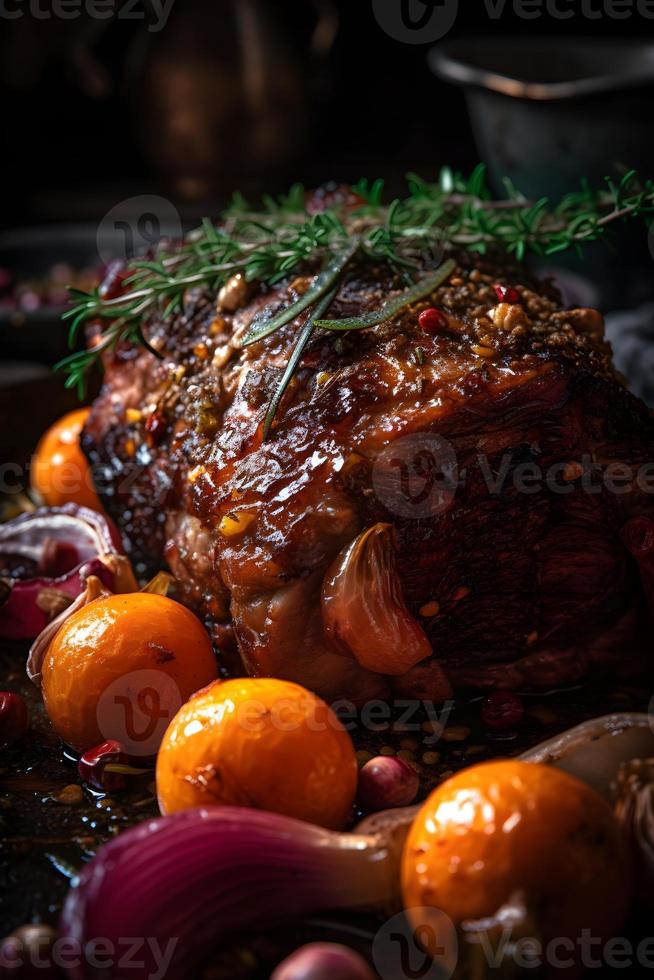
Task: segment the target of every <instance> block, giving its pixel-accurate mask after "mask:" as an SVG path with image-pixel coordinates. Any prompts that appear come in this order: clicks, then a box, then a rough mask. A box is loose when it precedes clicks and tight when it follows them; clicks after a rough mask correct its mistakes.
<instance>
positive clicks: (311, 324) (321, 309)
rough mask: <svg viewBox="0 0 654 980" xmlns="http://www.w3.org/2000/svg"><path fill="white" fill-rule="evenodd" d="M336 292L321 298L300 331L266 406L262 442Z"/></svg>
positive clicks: (330, 292)
mask: <svg viewBox="0 0 654 980" xmlns="http://www.w3.org/2000/svg"><path fill="white" fill-rule="evenodd" d="M337 292H338V286H335V287H334V288H333V289H331V290H330V291H329V292H328V293H327V294H326V295H325V296H323V297H322V298H321V299H320V300H319V301H318V303H317V304H316V308H315V310H314V311H313V313H312V314H311V316H310V317H309V319H308V320H307V322H306V323H305V324H304V326H303V327H302V329H301V330H300V335H299V337H298V339H297V341H296V344H295V347H294V348H293V352H292V354H291V356H290V357H289V359H288V363H287V365H286V368H285V370H284V374H283V375H282V379H281V381H280V382H279V384H278V386H277V390H276V391H275V394H274V395H273V396H272V398H271V399H270V404H269V405H268V411H267V412H266V418H265V420H264V423H263V439H264V442H265V440H266V439H267V438H268V435H269V433H270V429H271V427H272V424H273V422H274V420H275V415H276V414H277V409H278V408H279V406H280V404H281V400H282V398H283V397H284V393H285V391H286V389H287V388H288V385H289V383H290V380H291V378H292V377H293V375H294V373H295V369H296V367H297V366H298V364H299V362H300V358H301V357H302V353H303V351H304V348H305V347H306V346H307V344H308V343H309V341H310V340H311V335H312V334H313V332H314V330H315V328H316V317H319V316H324V315H325V313H326V312H327V310H328V309H329V307H330V306H331V304H332V303H333V302H334V299H335V297H336V293H337Z"/></svg>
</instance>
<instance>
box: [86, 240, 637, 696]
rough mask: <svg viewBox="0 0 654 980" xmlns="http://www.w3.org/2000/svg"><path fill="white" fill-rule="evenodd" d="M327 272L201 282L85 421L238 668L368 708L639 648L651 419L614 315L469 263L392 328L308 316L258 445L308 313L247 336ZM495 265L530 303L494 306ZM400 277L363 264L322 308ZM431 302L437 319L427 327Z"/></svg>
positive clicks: (347, 306) (572, 671) (159, 552)
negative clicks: (260, 336)
mask: <svg viewBox="0 0 654 980" xmlns="http://www.w3.org/2000/svg"><path fill="white" fill-rule="evenodd" d="M314 272H315V270H314V269H311V268H309V269H307V270H306V274H305V275H303V276H294V277H292V278H290V279H289V280H287V281H285V282H282V283H281V284H279V285H278V286H277V287H275V288H274V289H273V290H267V289H264V288H262V287H255V286H247V287H246V286H245V284H244V283H243V282H241V281H240V280H239V279H236V280H233V281H231V282H230V283H229V284H228V285H227V287H226V288H224V289H223V291H222V293H221V295H220V297H216V296H215V295H210V294H208V293H206V292H197V293H196V292H193V293H189V294H188V295H187V296H186V297H185V303H184V309H183V311H182V312H181V313H180V314H179V315H177V316H176V317H175V318H171V319H168V320H165V321H162V322H160V321H155V322H150V323H147V324H145V325H144V329H145V332H146V335H147V337H148V339H149V341H150V343H151V344H152V345H153V346H154V347H155V348H156V349H157V350H158V351H159V353H160V354H161V356H162V359H161V360H157V359H156V358H155V357H154V356H153V355H152V353H150V352H148V351H147V350H145V349H143V348H140V347H122V348H120V349H119V350H118V351H117V352H116V354H115V356H113V357H112V359H111V360H110V361H108V362H107V363H106V375H105V381H104V385H103V388H102V391H101V394H100V396H99V397H98V399H97V400H96V402H95V404H94V406H93V410H92V414H91V417H90V420H89V422H88V424H87V428H86V431H85V434H84V438H83V444H84V448H85V451H86V453H87V455H88V457H89V459H90V461H91V463H92V465H93V468H94V473H95V476H96V480H97V482H98V485H99V488H100V491H101V493H102V494H103V500H104V503H105V506H106V507H107V510H108V511H109V513H110V514H111V516H112V517H114V519H115V520H116V521H117V523H118V525H119V526H120V528H121V529H122V532H123V534H124V536H125V538H126V542H127V544H128V546H129V548H130V549H131V552H132V555H133V556H134V558H135V560H137V561H138V562H139V563H140V564H141V566H144V567H145V566H147V567H149V568H152V567H156V566H160V565H161V564H163V563H167V564H168V565H169V566H170V568H171V570H172V572H173V573H174V574H175V576H176V577H177V578H178V580H179V583H180V589H181V595H182V598H183V600H184V601H185V602H187V603H188V604H189V605H190V606H192V607H193V608H194V609H195V610H196V611H197V612H198V614H199V615H200V616H202V617H203V618H204V620H205V621H206V622H207V624H208V626H209V627H210V629H211V630H212V634H213V636H214V638H215V641H216V644H217V647H218V648H219V650H220V651H221V656H222V659H223V662H224V664H225V665H226V668H227V669H228V670H230V671H232V672H239V671H247V672H250V673H252V674H262V675H272V676H279V677H284V678H288V679H292V680H296V681H298V682H300V683H303V684H305V685H306V686H307V687H309V688H311V689H312V690H315V691H316V692H318V693H319V694H322V695H323V696H325V697H328V698H332V699H333V698H337V697H340V698H347V699H349V700H351V701H353V702H355V703H360V702H362V701H364V700H366V699H369V698H375V697H381V698H389V697H392V696H393V695H394V694H395V695H397V696H402V697H405V696H411V697H413V696H416V697H425V698H433V699H438V698H444V697H446V696H448V695H449V693H450V692H451V690H452V688H460V687H471V688H489V687H511V688H515V687H552V686H554V685H558V684H564V683H568V682H571V681H574V680H576V679H578V678H580V677H581V676H583V675H584V674H585V673H587V671H588V670H589V668H593V669H599V668H600V667H601V668H604V667H607V668H608V667H610V668H615V667H616V666H617V667H619V668H620V669H623V668H625V669H626V668H630V667H631V665H632V664H633V663H637V662H639V661H640V660H642V657H643V649H642V647H643V642H644V640H643V637H644V636H645V634H646V632H647V629H646V617H647V615H648V611H647V608H646V598H645V595H646V589H645V588H644V587H643V582H642V580H641V572H640V569H639V565H638V563H637V562H636V561H635V560H634V558H633V557H632V554H631V553H630V551H629V550H628V549H627V548H626V547H625V545H624V543H623V531H624V527H625V525H626V524H627V522H628V521H633V520H634V519H639V518H645V519H648V518H649V517H651V518H654V513H653V510H654V508H653V505H652V495H651V491H652V490H653V489H654V486H653V485H654V479H653V477H652V473H651V472H649V473H648V469H647V466H648V464H649V463H650V461H651V459H652V448H653V447H654V425H653V422H652V418H651V415H650V412H649V410H648V409H647V408H646V407H645V406H644V404H642V403H641V402H640V401H638V400H637V399H636V398H634V397H633V396H632V395H631V394H630V393H629V392H628V391H627V390H626V388H625V386H624V384H623V382H622V381H621V380H620V379H619V378H618V377H616V375H615V373H614V371H613V369H612V366H611V356H610V349H609V348H608V346H607V345H606V344H605V342H604V340H603V323H602V318H601V316H600V315H599V314H598V313H597V312H595V311H593V310H564V309H563V308H562V307H561V305H560V302H559V300H558V297H557V295H556V293H555V292H554V291H553V290H552V288H551V287H550V286H548V285H546V284H545V285H544V284H539V283H535V282H533V281H532V280H531V279H529V277H528V275H527V273H526V272H525V271H524V270H522V271H516V270H515V269H514V270H513V271H511V272H510V273H507V272H502V271H500V269H499V268H498V267H497V266H492V265H490V264H487V263H486V261H485V260H483V259H480V258H479V257H475V256H472V255H465V254H464V255H461V256H459V257H458V258H457V268H456V270H455V271H454V272H453V274H452V275H451V276H450V278H449V279H448V280H447V282H445V283H444V285H443V286H442V287H440V288H439V289H438V290H436V291H435V293H434V294H433V295H431V296H430V297H429V298H428V299H427V300H425V301H423V302H420V303H418V304H415V305H414V306H412V307H410V308H408V309H407V310H405V311H404V312H403V313H402V314H400V315H399V316H397V317H396V318H395V319H393V320H392V321H390V322H386V323H384V324H381V325H380V326H376V327H373V328H371V329H368V330H363V331H357V332H351V333H346V334H332V333H327V332H324V331H322V332H321V331H318V332H317V333H315V334H314V337H313V339H312V341H311V343H310V344H309V346H308V347H307V349H306V351H305V353H304V356H303V358H302V361H301V363H300V365H299V368H298V370H297V371H296V373H295V376H294V378H293V380H292V382H291V385H290V387H289V389H288V390H287V393H286V395H285V398H284V400H283V402H282V405H281V406H280V409H279V411H278V413H277V416H276V419H275V423H274V426H273V429H272V432H271V434H270V437H269V438H268V440H267V441H265V442H264V441H262V431H263V420H264V417H265V414H266V409H267V405H268V403H269V400H270V398H271V396H272V394H273V393H274V391H275V389H276V386H277V385H278V383H279V379H280V377H281V373H282V371H283V368H284V365H285V363H286V360H287V358H288V355H289V353H290V350H291V349H292V347H293V343H294V340H295V338H296V337H297V334H298V331H299V329H300V327H301V325H302V322H303V319H304V317H300V318H299V319H298V320H296V321H294V322H293V323H291V324H289V325H288V326H286V327H284V328H283V329H281V330H280V331H278V332H277V333H274V334H272V335H271V336H269V337H267V338H266V339H264V340H262V341H260V342H258V343H256V344H254V345H252V346H250V347H247V348H242V347H241V346H240V340H241V339H242V337H243V335H244V333H245V331H246V330H247V328H248V326H249V324H250V322H251V321H252V319H253V317H254V316H256V315H257V314H261V313H262V312H263V311H266V312H271V313H272V312H275V311H277V310H278V309H280V308H281V307H282V305H288V303H289V302H292V301H294V300H295V299H297V298H298V296H299V295H301V294H302V292H303V291H304V290H305V289H306V288H307V284H308V283H310V282H311V275H312V274H313V273H314ZM497 282H500V283H507V282H508V283H511V284H512V285H515V287H516V291H517V296H515V295H512V294H511V293H509V299H510V300H511V301H510V302H498V297H497V295H496V292H495V289H494V284H496V283H497ZM403 288H404V286H403V283H402V282H401V280H400V279H399V278H398V277H397V276H396V275H395V273H393V272H392V271H391V270H390V269H388V268H383V267H374V268H373V267H370V266H365V265H361V266H354V267H353V268H352V269H351V271H350V273H349V277H348V281H347V283H346V285H345V286H344V287H343V288H342V289H341V291H340V293H339V295H338V297H337V299H336V300H335V302H334V303H333V305H332V307H331V308H330V316H331V317H334V318H336V317H343V316H350V315H352V314H357V313H359V312H361V311H367V310H369V309H376V308H378V307H379V306H380V305H381V303H383V302H384V300H385V299H387V298H388V297H389V296H392V295H393V294H394V293H396V292H398V291H400V290H401V289H403ZM516 299H518V300H519V302H516V301H515V300H516ZM427 307H436V308H437V309H439V310H441V311H442V312H443V313H444V316H442V317H440V318H437V323H436V325H435V327H434V328H431V329H428V330H424V329H422V328H421V326H420V324H419V322H418V315H419V313H420V312H421V311H422V310H424V309H426V308H427ZM423 319H424V318H423ZM636 476H637V477H638V478H637V479H636Z"/></svg>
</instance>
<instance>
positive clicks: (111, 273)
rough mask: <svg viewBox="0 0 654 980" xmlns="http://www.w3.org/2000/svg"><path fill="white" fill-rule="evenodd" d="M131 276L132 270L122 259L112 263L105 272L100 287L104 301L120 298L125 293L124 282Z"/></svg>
mask: <svg viewBox="0 0 654 980" xmlns="http://www.w3.org/2000/svg"><path fill="white" fill-rule="evenodd" d="M130 274H131V273H130V270H129V269H128V268H127V267H126V265H125V263H124V262H123V261H122V259H114V260H113V262H110V263H109V265H108V266H107V267H106V269H105V270H104V274H103V277H102V283H101V285H100V296H101V297H102V299H105V300H108V299H116V298H117V297H118V296H120V295H121V293H123V292H124V291H125V287H124V282H125V279H127V277H128V276H129V275H130Z"/></svg>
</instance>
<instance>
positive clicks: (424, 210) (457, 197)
mask: <svg viewBox="0 0 654 980" xmlns="http://www.w3.org/2000/svg"><path fill="white" fill-rule="evenodd" d="M353 191H354V193H355V194H357V195H358V197H359V199H360V201H361V204H360V206H358V207H354V208H349V209H347V210H344V209H343V208H338V207H335V208H331V209H328V210H326V211H324V212H321V213H318V214H311V213H309V212H308V211H307V207H306V195H305V192H304V189H303V188H302V187H301V186H300V185H295V186H294V187H293V188H292V189H291V191H290V193H289V194H288V195H287V196H286V197H283V198H280V199H278V200H273V199H272V198H265V199H264V201H263V208H262V209H260V210H258V211H256V210H253V209H252V208H251V207H250V205H249V204H248V203H247V201H245V199H244V198H243V197H242V196H241V195H237V196H235V198H234V199H233V201H232V204H231V206H230V207H229V208H228V209H227V211H226V212H225V213H224V214H223V216H222V219H221V221H220V223H219V224H218V225H217V226H216V225H214V224H213V223H212V222H211V221H208V220H205V221H204V222H203V223H202V225H201V227H200V228H198V229H197V230H196V231H195V232H192V233H191V234H190V235H189V236H188V237H187V239H186V240H185V241H184V242H182V243H180V244H178V245H177V246H176V247H174V248H172V249H168V250H166V249H164V248H162V249H160V251H159V252H158V253H157V254H156V255H155V256H154V257H150V258H148V259H147V260H143V259H135V260H133V261H132V262H131V263H130V275H129V277H128V278H127V279H126V280H125V286H126V291H125V292H124V293H123V294H122V295H121V296H118V297H114V298H111V299H108V298H106V297H104V296H102V295H101V294H100V291H99V290H98V289H95V290H92V291H91V292H88V293H83V292H80V291H71V300H72V306H71V309H70V310H69V311H68V312H67V313H66V314H65V316H66V318H67V319H69V320H70V322H71V326H70V334H69V340H70V344H71V346H73V345H74V344H75V342H76V339H77V336H78V333H79V330H80V329H81V328H82V326H83V325H84V324H85V323H88V322H90V321H97V322H98V324H99V327H100V335H99V339H98V340H97V342H96V344H95V345H94V346H93V347H92V348H90V349H89V350H86V351H80V352H76V353H74V354H71V355H70V356H69V357H67V358H65V359H64V360H63V361H61V362H60V364H59V365H58V367H60V368H63V369H65V370H66V371H67V372H68V377H67V380H66V385H67V386H68V387H77V389H78V391H79V392H80V394H81V395H82V394H83V393H84V389H85V386H86V381H87V377H88V373H89V371H90V370H91V368H92V367H93V366H94V364H96V363H97V362H101V359H102V356H103V355H104V354H105V353H107V352H110V351H111V350H114V349H115V348H116V347H117V346H118V345H119V344H121V343H123V342H124V341H128V342H134V343H140V344H145V345H146V346H147V341H146V339H145V337H144V332H143V326H144V324H147V323H148V322H149V321H151V320H153V319H156V318H166V317H171V316H173V315H175V314H176V313H178V312H179V311H180V310H181V309H182V307H183V301H184V295H185V292H186V290H187V289H189V288H191V287H194V286H201V287H204V288H206V289H208V290H212V291H216V292H217V291H218V290H219V289H220V288H221V286H222V285H224V283H225V282H226V281H227V280H228V279H229V277H230V276H232V275H234V274H235V273H241V274H242V275H244V276H245V278H246V280H247V281H249V282H254V281H256V282H260V283H263V284H264V285H267V286H272V285H274V284H275V283H278V282H280V281H281V280H283V279H285V278H286V277H288V276H290V275H291V274H292V273H293V272H294V271H295V270H298V269H301V268H302V267H304V268H305V269H306V267H307V263H311V266H312V267H313V266H315V264H316V263H319V262H322V263H323V269H324V271H323V273H321V274H319V276H318V277H317V279H316V281H314V283H313V285H312V287H310V290H309V291H308V292H307V293H305V294H304V296H303V297H302V299H301V300H300V301H298V303H296V304H293V305H292V306H290V307H289V308H288V309H287V310H284V311H283V312H281V313H279V314H276V315H275V316H274V317H272V318H271V319H270V320H265V321H259V322H258V323H257V324H255V325H253V327H252V328H251V330H250V332H249V334H248V335H247V337H246V338H245V341H244V343H254V342H256V341H257V340H260V339H262V338H263V337H265V336H267V335H268V334H269V333H271V332H273V331H274V330H276V329H279V328H280V327H281V326H282V325H284V324H285V323H289V322H290V321H291V320H292V319H293V318H294V317H295V316H297V315H298V314H299V313H301V312H304V311H305V310H307V309H309V307H310V305H311V303H312V302H314V303H315V302H317V301H318V300H319V299H320V298H322V297H323V296H324V295H325V294H326V292H327V291H328V290H331V287H332V285H333V284H336V282H337V281H339V277H340V278H341V279H342V276H343V275H344V274H345V273H344V271H343V270H344V269H345V267H346V266H347V264H348V263H349V262H351V261H352V259H353V256H352V255H350V254H349V250H351V249H352V248H353V247H354V244H353V243H356V261H357V262H372V263H378V264H379V263H384V264H387V265H388V266H390V267H391V268H392V269H393V270H394V271H395V272H396V273H397V274H398V275H399V276H400V277H401V278H402V279H403V280H404V281H405V283H406V285H407V287H408V291H409V292H410V291H411V290H412V289H413V288H414V287H415V285H416V276H417V275H419V273H420V270H421V269H422V268H424V262H425V259H433V258H434V257H438V256H439V255H442V253H443V250H444V249H452V248H464V249H468V250H470V251H474V252H478V253H484V252H486V251H488V249H489V248H491V247H493V248H501V249H504V250H505V251H506V252H507V253H508V254H509V255H514V256H515V257H517V258H518V259H522V258H523V257H524V256H525V255H526V254H527V253H528V252H532V253H535V254H537V255H541V256H543V255H553V254H556V253H557V252H560V251H563V250H565V249H569V248H576V249H579V248H580V247H581V245H583V244H586V243H588V242H593V241H596V240H597V239H599V238H601V237H603V236H604V235H605V234H606V231H607V229H608V228H609V227H610V226H611V225H612V224H613V223H614V222H616V221H618V220H624V219H627V218H630V217H638V216H645V217H649V216H650V215H651V214H652V213H654V182H652V181H651V180H647V181H644V182H641V181H639V179H638V177H637V175H636V174H635V172H634V171H630V172H629V173H626V174H625V175H624V176H623V177H622V178H621V179H620V180H618V181H614V180H611V179H608V178H607V180H606V181H605V185H604V186H603V187H602V188H600V189H599V190H593V189H591V188H590V187H589V186H588V185H587V184H583V185H582V187H581V189H580V190H578V191H576V192H575V193H572V194H568V195H567V196H566V197H564V198H563V199H562V200H561V201H560V202H558V203H556V204H552V203H551V202H550V201H548V200H547V199H546V198H541V199H540V200H538V201H529V200H527V199H526V198H525V197H524V195H522V194H521V193H520V192H519V191H518V190H516V189H515V188H514V187H513V186H512V185H510V184H508V183H507V185H506V199H505V200H501V201H494V200H492V197H491V194H490V191H489V189H488V187H487V184H486V172H485V167H484V166H483V165H480V166H478V167H477V168H476V169H475V170H474V171H473V173H472V174H471V175H470V177H468V178H465V177H463V176H461V175H460V174H456V173H453V172H452V171H451V170H450V169H449V168H444V169H443V170H442V171H441V173H440V176H439V179H438V180H437V181H436V182H435V183H428V182H426V181H424V180H422V179H421V178H420V177H417V176H416V175H415V174H410V175H409V177H408V195H407V196H406V197H405V198H403V199H397V200H395V201H392V202H391V203H390V204H388V205H385V204H384V203H383V200H382V197H383V183H382V182H381V181H380V180H376V181H374V182H373V183H369V182H368V181H365V180H362V181H359V183H358V184H356V185H355V187H354V188H353ZM347 255H349V258H347V259H346V258H345V256H347ZM332 274H333V278H332ZM413 295H415V294H413ZM376 315H382V311H380V312H379V314H374V315H368V317H367V318H366V319H365V322H362V318H360V317H355V318H353V319H352V320H350V324H351V325H350V326H348V327H345V326H342V325H341V326H339V327H335V326H333V323H334V321H329V323H330V326H328V329H362V327H363V326H371V325H372V319H371V317H373V318H374V316H376ZM392 315H394V314H393V312H392V307H385V308H384V310H383V316H384V317H386V316H392ZM346 322H347V321H346ZM377 322H379V321H377ZM317 326H326V324H324V323H323V324H317V323H315V322H314V327H317ZM153 353H156V352H155V351H153ZM280 400H281V399H280Z"/></svg>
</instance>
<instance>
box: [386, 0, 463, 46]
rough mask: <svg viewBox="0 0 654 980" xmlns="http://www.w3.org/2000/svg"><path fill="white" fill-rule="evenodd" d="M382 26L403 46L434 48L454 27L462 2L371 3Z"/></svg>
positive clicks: (388, 0) (395, 0) (411, 0)
mask: <svg viewBox="0 0 654 980" xmlns="http://www.w3.org/2000/svg"><path fill="white" fill-rule="evenodd" d="M372 9H373V11H374V14H375V18H376V19H377V23H378V24H379V26H380V27H381V28H382V30H384V31H385V32H386V34H388V35H389V37H392V38H394V39H395V40H396V41H402V42H403V43H404V44H433V42H434V41H439V40H440V39H441V38H442V37H445V35H446V34H448V33H449V31H450V30H451V29H452V27H453V26H454V22H455V21H456V17H457V14H458V12H459V0H372Z"/></svg>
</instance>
